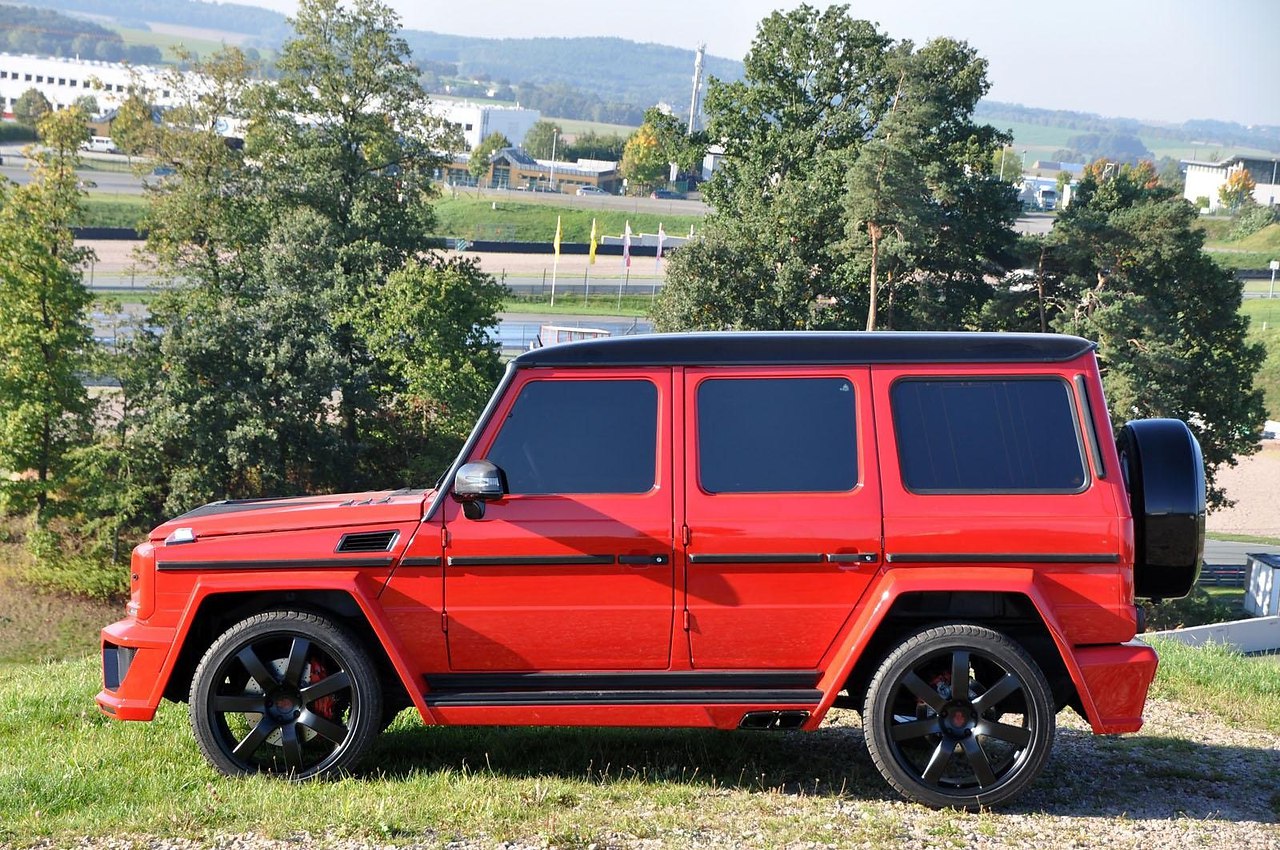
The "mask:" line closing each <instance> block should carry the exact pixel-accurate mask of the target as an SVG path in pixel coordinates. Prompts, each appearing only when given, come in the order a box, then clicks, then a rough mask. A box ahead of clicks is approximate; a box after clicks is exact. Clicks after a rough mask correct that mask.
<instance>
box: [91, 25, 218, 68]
mask: <svg viewBox="0 0 1280 850" xmlns="http://www.w3.org/2000/svg"><path fill="white" fill-rule="evenodd" d="M113 29H115V31H116V32H118V33H120V35H121V37H122V38H124V41H125V44H145V45H151V46H153V47H158V48H159V49H160V54H161V55H162V56H163V57H164V61H166V62H171V61H173V60H174V59H175V58H176V54H175V53H174V52H173V50H174V48H176V47H185V48H186V49H187V50H191V51H194V52H195V53H197V54H199V55H200V56H201V57H205V58H207V57H209V56H212V55H213V54H214V53H217V52H218V51H219V50H221V49H222V48H223V47H225V46H226V45H224V44H223V43H222V42H221V41H215V40H214V39H211V38H196V37H194V36H176V35H170V34H168V33H162V32H154V31H153V30H143V29H133V28H130V27H113Z"/></svg>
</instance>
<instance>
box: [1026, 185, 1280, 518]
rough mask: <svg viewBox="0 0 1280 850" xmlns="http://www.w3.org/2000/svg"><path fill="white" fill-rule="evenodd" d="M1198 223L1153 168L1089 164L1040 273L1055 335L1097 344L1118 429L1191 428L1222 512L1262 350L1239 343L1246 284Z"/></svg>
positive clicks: (1256, 411) (1251, 412)
mask: <svg viewBox="0 0 1280 850" xmlns="http://www.w3.org/2000/svg"><path fill="white" fill-rule="evenodd" d="M1196 216H1197V211H1196V210H1195V209H1194V208H1193V207H1192V206H1191V205H1190V204H1187V203H1186V202H1184V201H1183V200H1182V199H1181V198H1180V197H1179V196H1178V195H1177V194H1176V193H1174V192H1172V191H1170V190H1169V189H1166V188H1164V187H1162V186H1160V184H1159V180H1158V178H1157V176H1156V174H1155V169H1154V168H1153V167H1152V166H1151V164H1150V163H1142V164H1140V165H1138V166H1136V167H1135V166H1128V165H1124V166H1119V167H1117V166H1116V165H1115V164H1113V163H1106V162H1098V163H1095V164H1093V165H1091V166H1089V167H1088V168H1087V169H1086V171H1085V174H1084V176H1083V178H1082V179H1081V181H1080V184H1079V186H1078V187H1077V190H1076V194H1075V196H1074V198H1073V199H1072V203H1071V206H1070V207H1068V208H1067V209H1065V210H1063V211H1062V213H1061V214H1060V215H1059V217H1058V220H1057V224H1056V225H1055V226H1054V229H1053V232H1052V233H1051V234H1050V235H1049V236H1048V237H1045V238H1044V239H1043V240H1042V244H1043V246H1044V251H1045V253H1046V258H1045V261H1044V263H1043V267H1042V268H1043V270H1044V271H1043V274H1044V276H1045V277H1046V278H1047V279H1048V282H1047V288H1048V290H1049V297H1048V298H1047V300H1046V307H1047V310H1048V313H1049V316H1050V323H1051V325H1052V326H1053V328H1054V329H1056V330H1059V331H1062V332H1066V333H1074V334H1079V335H1080V336H1083V337H1085V338H1087V339H1092V340H1096V341H1097V342H1098V346H1099V349H1098V353H1099V357H1100V359H1101V363H1102V368H1103V380H1104V385H1105V387H1106V390H1107V399H1108V403H1109V404H1110V406H1111V415H1112V419H1113V422H1114V423H1115V424H1116V425H1117V426H1119V425H1121V424H1123V423H1124V422H1125V421H1127V420H1129V419H1135V418H1147V417H1162V416H1166V417H1173V418H1177V419H1182V420H1184V421H1186V422H1187V423H1188V424H1189V425H1190V426H1191V428H1192V430H1193V431H1194V432H1195V434H1196V436H1197V438H1198V439H1199V441H1200V445H1201V448H1202V449H1203V451H1204V460H1205V467H1206V474H1207V478H1208V483H1209V498H1210V503H1211V504H1213V505H1222V504H1225V503H1226V499H1225V494H1224V493H1223V491H1222V489H1221V488H1220V487H1218V486H1217V484H1216V473H1217V471H1218V470H1219V469H1221V468H1222V467H1223V466H1224V465H1225V466H1230V465H1234V463H1235V460H1234V458H1235V457H1236V456H1237V455H1241V454H1249V453H1251V452H1254V451H1256V450H1257V448H1258V429H1259V428H1260V427H1261V424H1262V421H1263V419H1264V418H1265V412H1264V410H1263V406H1262V397H1261V393H1260V392H1259V391H1258V390H1257V389H1256V388H1255V387H1254V375H1255V374H1256V373H1257V371H1258V369H1259V367H1260V365H1261V363H1262V358H1263V355H1264V352H1263V350H1262V347H1261V346H1260V345H1256V344H1251V343H1249V342H1248V341H1247V340H1246V332H1247V330H1248V320H1247V319H1246V318H1245V317H1243V316H1241V315H1240V313H1239V310H1240V300H1241V293H1242V284H1241V283H1240V282H1238V281H1237V280H1236V279H1235V275H1234V274H1233V273H1232V272H1231V271H1229V270H1224V269H1222V268H1220V267H1219V266H1218V265H1217V264H1216V263H1215V262H1214V261H1213V260H1212V259H1210V258H1209V256H1208V255H1207V254H1205V253H1204V251H1203V250H1202V248H1203V244H1204V233H1203V231H1201V230H1199V229H1198V228H1197V227H1196V226H1195V223H1196ZM1030 297H1032V295H1031V294H1030V293H1024V294H1023V295H1021V298H1022V299H1024V300H1025V299H1027V298H1030ZM1028 312H1029V311H1028ZM1024 315H1025V313H1024ZM1005 327H1006V328H1007V329H1017V328H1016V327H1011V326H1007V325H1006V326H1005ZM1022 329H1025V330H1031V329H1034V327H1024V328H1022ZM1191 376H1193V377H1191Z"/></svg>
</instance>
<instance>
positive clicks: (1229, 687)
mask: <svg viewBox="0 0 1280 850" xmlns="http://www.w3.org/2000/svg"><path fill="white" fill-rule="evenodd" d="M1151 645H1152V646H1153V647H1155V649H1156V651H1157V652H1159V653H1160V672H1159V675H1157V676H1156V681H1155V684H1154V685H1153V687H1152V692H1151V693H1152V696H1156V697H1161V698H1164V699H1170V700H1176V701H1177V702H1180V703H1183V704H1184V705H1186V706H1187V707H1188V708H1191V709H1193V710H1200V711H1209V712H1212V713H1214V714H1216V715H1218V716H1219V717H1222V718H1223V719H1225V720H1227V721H1229V722H1231V723H1240V724H1244V725H1247V726H1252V727H1256V728H1263V729H1267V730H1270V731H1272V732H1280V665H1276V664H1271V663H1268V661H1267V660H1266V659H1261V658H1246V657H1244V656H1243V655H1241V654H1240V653H1239V652H1236V651H1235V650H1233V649H1231V648H1229V647H1226V646H1220V645H1216V644H1210V645H1208V646H1202V647H1189V646H1186V645H1184V644H1181V643H1178V642H1177V641H1171V640H1159V639H1157V638H1152V640H1151Z"/></svg>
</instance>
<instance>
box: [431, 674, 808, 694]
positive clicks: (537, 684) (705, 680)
mask: <svg viewBox="0 0 1280 850" xmlns="http://www.w3.org/2000/svg"><path fill="white" fill-rule="evenodd" d="M819 677H820V674H819V673H818V671H816V670H752V671H748V672H740V671H736V670H735V671H730V672H718V671H711V672H707V671H703V670H674V671H670V672H667V671H663V672H656V673H439V674H434V675H432V674H428V675H426V676H424V677H423V678H424V679H426V682H427V687H428V688H430V689H431V690H432V691H433V692H438V691H469V692H474V691H484V690H493V691H514V690H519V689H534V690H538V691H571V690H575V689H579V690H588V691H625V690H637V689H640V690H653V689H665V690H675V689H677V688H697V689H701V690H725V689H728V688H746V689H757V690H771V689H777V688H812V687H813V686H814V685H816V684H817V683H818V679H819Z"/></svg>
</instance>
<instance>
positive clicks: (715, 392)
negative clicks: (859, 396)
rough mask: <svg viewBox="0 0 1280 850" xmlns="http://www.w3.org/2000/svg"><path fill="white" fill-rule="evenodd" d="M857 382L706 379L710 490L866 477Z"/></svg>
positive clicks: (820, 484) (702, 467)
mask: <svg viewBox="0 0 1280 850" xmlns="http://www.w3.org/2000/svg"><path fill="white" fill-rule="evenodd" d="M857 454H858V453H857V433H856V430H855V428H854V398H853V386H852V385H851V384H850V383H849V381H848V380H846V379H844V378H749V379H715V380H707V381H703V382H702V383H701V384H699V385H698V481H699V482H700V483H701V485H702V489H704V490H706V491H708V492H710V493H802V492H804V493H813V492H834V491H843V490H852V489H853V487H854V485H855V484H857V482H858V458H857Z"/></svg>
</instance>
